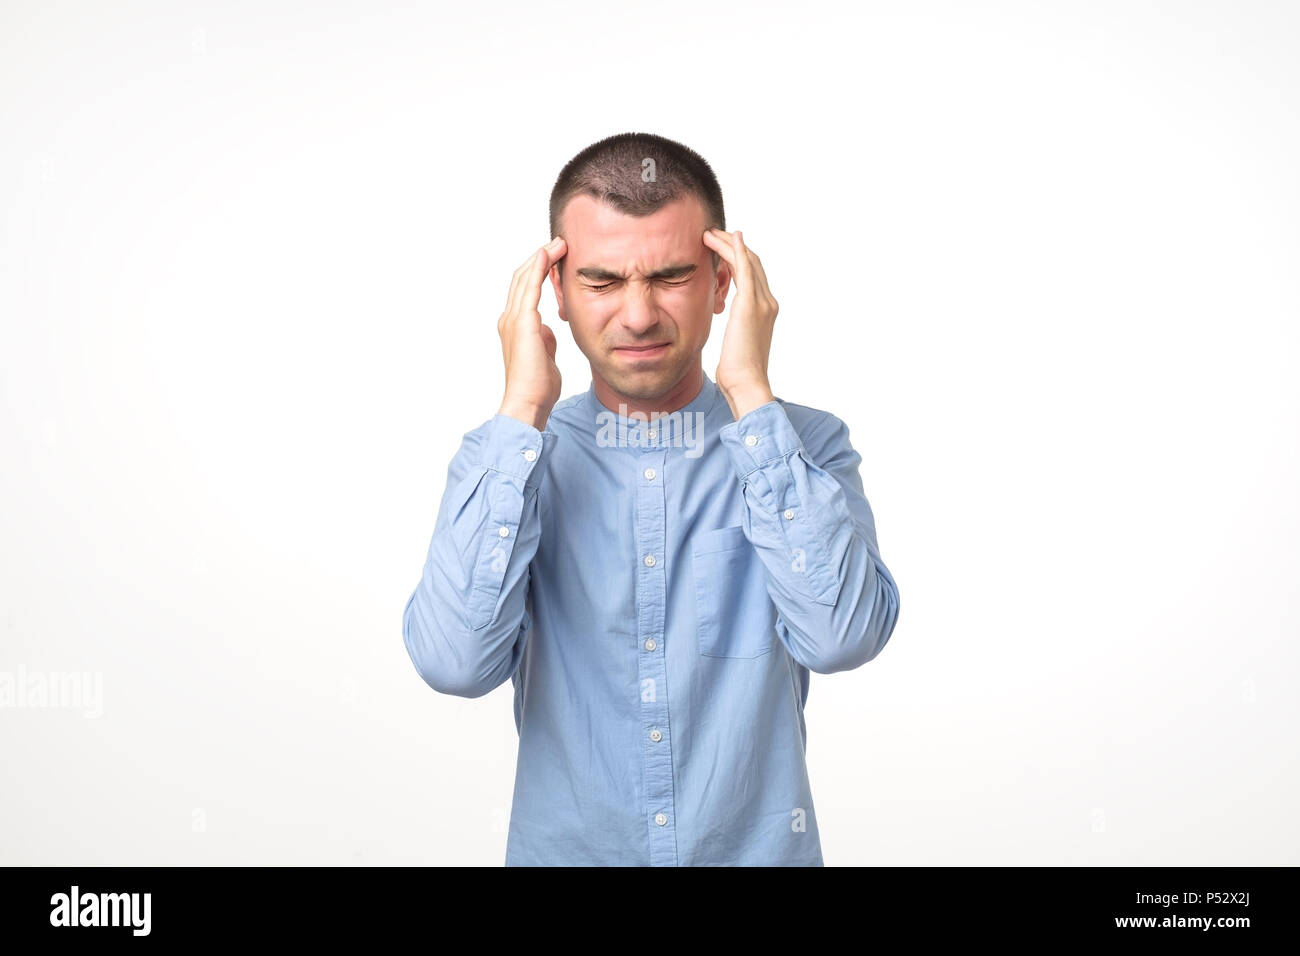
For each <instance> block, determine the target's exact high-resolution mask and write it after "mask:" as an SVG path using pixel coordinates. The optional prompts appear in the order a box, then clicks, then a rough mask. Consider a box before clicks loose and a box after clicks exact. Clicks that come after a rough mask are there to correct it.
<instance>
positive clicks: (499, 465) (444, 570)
mask: <svg viewBox="0 0 1300 956" xmlns="http://www.w3.org/2000/svg"><path fill="white" fill-rule="evenodd" d="M513 410H516V411H518V410H519V409H517V408H516V409H513ZM543 424H544V422H543ZM554 440H555V435H554V433H551V432H546V431H543V430H541V429H538V428H537V427H536V426H534V425H532V424H531V423H529V422H525V421H522V420H520V419H518V418H516V417H515V416H514V415H508V414H506V412H505V411H502V412H500V413H498V414H497V415H496V416H494V417H493V418H492V419H490V420H489V421H487V422H485V423H484V424H483V425H481V426H480V427H478V428H476V429H474V430H473V431H471V432H469V433H467V434H466V435H465V437H464V440H463V442H462V444H461V447H460V450H459V451H458V452H457V453H456V455H455V456H454V457H453V459H452V461H451V465H450V466H449V468H448V470H447V485H446V488H445V489H444V491H443V496H442V502H441V504H440V506H439V510H438V517H437V521H436V524H435V527H434V533H433V537H432V540H431V541H430V544H429V551H428V557H427V559H426V561H425V565H424V571H423V573H422V575H421V578H420V583H419V584H418V585H417V586H416V588H415V591H414V592H413V593H412V595H411V597H410V600H408V601H407V604H406V608H405V611H404V612H403V621H402V631H403V639H404V641H405V644H406V649H407V652H408V654H409V655H410V657H411V661H412V663H413V664H414V665H415V668H416V670H417V671H418V672H419V674H420V676H421V677H422V678H423V679H424V681H425V682H426V683H427V684H428V685H429V686H430V687H432V688H434V689H435V690H437V691H440V692H442V693H447V694H456V695H457V696H461V697H479V696H482V695H483V694H486V693H488V692H489V691H491V690H492V689H494V688H495V687H497V686H499V685H500V684H502V683H503V682H505V681H506V680H508V679H509V678H510V676H511V675H512V674H513V673H514V671H515V668H516V667H518V665H519V657H520V655H521V654H522V652H523V647H524V642H525V640H526V639H527V636H528V630H529V624H530V622H529V620H528V617H527V612H526V600H527V592H528V583H529V582H528V565H529V564H530V563H531V561H532V559H533V557H534V555H535V554H536V553H537V545H538V542H539V540H540V537H541V516H540V505H541V500H540V495H539V491H540V486H541V481H542V477H543V474H544V469H545V466H546V461H547V457H548V451H549V449H550V446H551V445H552V443H553V442H554Z"/></svg>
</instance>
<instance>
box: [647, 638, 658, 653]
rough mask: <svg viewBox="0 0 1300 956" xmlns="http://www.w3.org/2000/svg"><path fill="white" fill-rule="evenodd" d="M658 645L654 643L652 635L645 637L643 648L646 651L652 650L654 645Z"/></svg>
mask: <svg viewBox="0 0 1300 956" xmlns="http://www.w3.org/2000/svg"><path fill="white" fill-rule="evenodd" d="M658 646H659V645H658V644H656V643H655V639H654V638H653V637H647V638H646V640H645V649H646V650H647V651H653V650H654V649H655V648H656V647H658Z"/></svg>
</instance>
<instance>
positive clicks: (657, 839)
mask: <svg viewBox="0 0 1300 956" xmlns="http://www.w3.org/2000/svg"><path fill="white" fill-rule="evenodd" d="M665 457H666V456H665V453H664V452H663V451H662V450H657V451H651V452H648V453H646V454H643V455H638V456H637V457H636V459H635V461H634V462H633V465H634V467H635V469H636V470H635V472H633V474H634V475H635V476H636V477H635V485H636V495H635V501H636V554H637V564H638V566H637V572H636V573H637V588H636V615H637V652H636V654H637V676H638V678H639V680H638V681H637V685H636V686H635V687H633V688H630V692H631V693H635V694H637V699H638V701H639V703H640V716H641V725H642V728H643V729H642V733H643V734H644V738H643V742H642V763H641V771H642V782H643V785H644V790H643V792H644V793H645V799H646V806H645V807H644V808H643V809H644V811H645V812H646V815H647V817H648V818H649V820H650V825H649V826H648V830H647V832H648V840H649V844H650V865H651V866H676V865H677V832H676V827H675V826H674V825H673V823H672V819H673V809H674V805H673V799H674V796H673V764H672V745H671V741H670V739H669V728H670V721H669V716H668V667H667V658H666V656H665V655H666V653H667V648H666V645H664V644H663V640H664V626H665V622H666V620H667V612H668V606H667V604H668V601H667V599H668V587H667V570H668V569H667V559H666V553H665V549H666V547H667V504H666V496H665V490H664V485H665V477H664V459H665ZM647 686H649V687H653V688H654V689H655V691H654V693H653V694H648V695H647V694H644V693H642V692H641V689H642V688H644V687H647ZM647 697H649V698H651V699H649V700H647V699H646V698H647Z"/></svg>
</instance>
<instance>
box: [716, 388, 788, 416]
mask: <svg viewBox="0 0 1300 956" xmlns="http://www.w3.org/2000/svg"><path fill="white" fill-rule="evenodd" d="M718 387H719V388H720V389H721V390H722V394H723V396H724V397H725V398H726V399H727V404H728V405H730V406H731V414H732V416H733V417H735V418H736V420H737V421H739V419H740V418H741V416H743V415H747V414H748V413H750V412H752V411H753V410H754V409H756V408H761V407H762V406H763V405H766V404H767V403H768V402H772V401H775V400H776V397H775V396H774V395H773V394H772V389H771V387H770V386H769V385H768V384H767V383H766V382H750V383H746V384H743V385H731V386H724V385H721V384H719V386H718Z"/></svg>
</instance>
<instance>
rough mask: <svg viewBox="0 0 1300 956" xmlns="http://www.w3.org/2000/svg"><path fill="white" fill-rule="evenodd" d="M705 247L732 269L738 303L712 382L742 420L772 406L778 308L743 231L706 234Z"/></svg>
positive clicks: (733, 307)
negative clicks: (770, 373) (770, 363)
mask: <svg viewBox="0 0 1300 956" xmlns="http://www.w3.org/2000/svg"><path fill="white" fill-rule="evenodd" d="M704 244H705V245H706V246H708V247H709V248H710V249H712V250H713V251H714V252H716V253H717V254H718V255H720V256H721V257H722V258H723V259H725V260H726V261H727V263H728V264H729V265H730V266H731V274H732V277H733V278H734V279H735V281H736V297H735V298H734V299H732V301H731V312H730V314H729V315H728V316H727V328H726V331H725V332H724V333H723V336H722V356H721V358H720V359H719V361H718V370H717V372H716V373H715V376H714V380H715V381H716V382H717V385H718V388H719V389H721V390H722V394H723V395H724V396H725V397H726V399H727V404H728V405H730V406H731V414H732V416H733V417H734V418H736V419H739V418H740V417H741V416H742V415H744V414H745V413H746V412H751V411H753V410H754V409H756V408H758V407H759V406H760V405H766V404H767V403H768V402H770V401H773V395H772V388H771V385H769V384H768V380H767V359H768V355H769V354H770V353H771V350H772V326H773V325H774V324H775V323H776V313H777V310H778V308H779V306H778V305H777V301H776V299H775V298H773V296H772V290H771V289H769V288H768V287H767V275H766V273H764V272H763V264H762V263H761V262H759V260H758V256H757V255H755V254H754V252H753V251H752V250H751V249H750V248H749V247H748V246H746V245H745V240H744V238H743V236H742V235H741V232H740V230H739V229H737V230H736V231H735V232H734V233H732V232H725V231H723V230H722V229H707V230H705V232H704Z"/></svg>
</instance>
